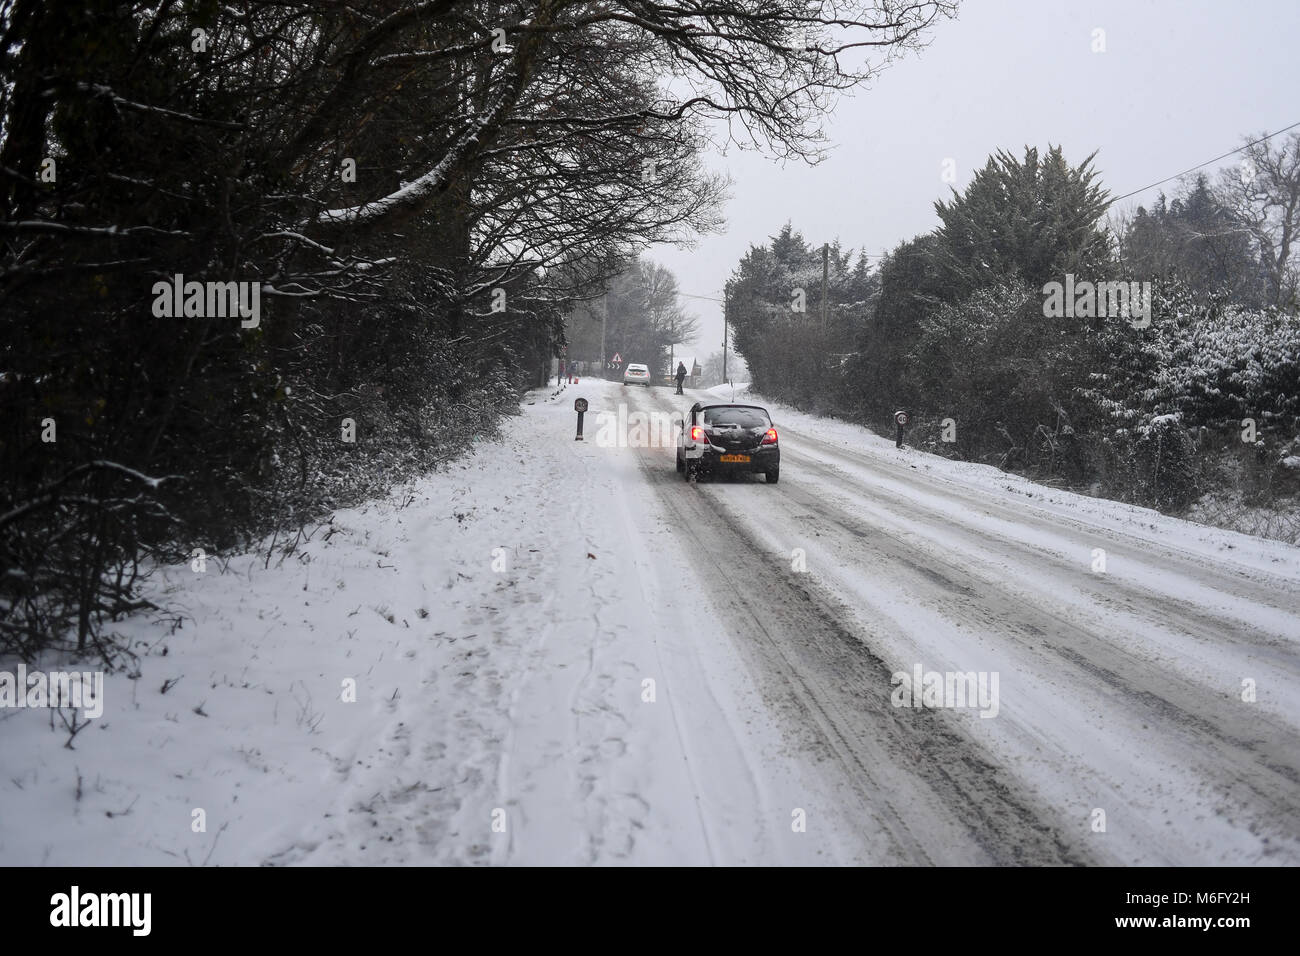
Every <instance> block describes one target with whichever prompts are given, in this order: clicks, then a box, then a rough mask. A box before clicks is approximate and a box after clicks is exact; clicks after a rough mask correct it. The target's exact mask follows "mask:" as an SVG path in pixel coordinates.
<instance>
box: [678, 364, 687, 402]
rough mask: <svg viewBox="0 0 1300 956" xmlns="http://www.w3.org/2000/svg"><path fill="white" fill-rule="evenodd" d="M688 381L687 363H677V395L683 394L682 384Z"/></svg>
mask: <svg viewBox="0 0 1300 956" xmlns="http://www.w3.org/2000/svg"><path fill="white" fill-rule="evenodd" d="M684 381H686V363H685V362H678V363H677V394H678V395H681V394H682V382H684Z"/></svg>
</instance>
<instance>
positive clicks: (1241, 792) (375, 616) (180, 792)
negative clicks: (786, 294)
mask: <svg viewBox="0 0 1300 956" xmlns="http://www.w3.org/2000/svg"><path fill="white" fill-rule="evenodd" d="M580 395H581V396H584V397H586V398H587V399H588V400H589V401H590V403H591V410H590V412H589V413H588V415H587V440H586V441H584V442H581V443H579V442H575V441H573V435H572V431H573V424H574V417H575V416H574V413H573V410H572V402H573V399H574V398H575V397H577V396H580ZM708 397H711V396H708V395H707V393H694V394H692V395H688V396H687V397H686V398H685V399H683V398H679V397H677V396H674V395H672V394H671V390H670V389H644V388H623V387H620V386H618V385H616V384H611V383H605V382H583V383H581V384H580V385H578V386H569V387H567V388H566V389H565V390H564V391H562V392H560V393H559V394H558V395H551V394H549V393H538V394H535V395H534V396H531V397H530V401H531V402H532V404H529V405H526V406H525V408H524V410H523V414H522V416H521V417H520V418H519V419H517V420H515V421H513V422H511V423H509V426H508V428H507V433H508V437H506V438H505V439H503V440H501V441H499V442H485V443H483V444H482V445H480V446H479V448H478V449H477V450H476V452H475V454H474V455H473V456H471V457H469V458H467V459H466V460H465V461H463V462H461V463H459V464H458V465H457V466H455V467H454V468H453V469H452V470H451V471H450V472H449V473H445V474H439V475H434V476H430V477H429V478H428V479H425V480H423V481H421V482H418V483H416V484H415V485H413V486H412V487H411V488H410V489H408V490H406V491H404V492H403V493H401V494H397V495H395V496H394V497H393V498H392V499H391V500H388V501H385V502H376V503H372V504H371V505H368V506H366V507H364V508H361V509H355V510H351V511H347V512H340V513H339V514H338V515H336V516H335V519H334V521H333V522H332V524H330V525H329V526H326V527H322V528H320V529H318V530H316V531H315V533H314V534H312V536H311V538H310V540H308V541H305V542H301V543H300V544H299V546H298V547H297V548H296V549H295V550H294V551H293V552H292V553H291V554H288V555H285V554H283V553H282V552H280V551H277V552H275V553H274V554H273V555H272V557H271V559H270V560H269V561H268V560H267V554H266V552H265V551H263V552H262V553H261V554H258V555H246V556H238V557H235V558H233V559H232V560H231V561H230V562H229V564H228V565H223V564H222V563H221V562H217V561H210V562H209V565H208V569H207V570H206V571H204V572H202V573H197V572H195V571H194V570H193V569H191V568H190V567H188V566H182V567H179V568H168V569H163V570H162V572H160V574H159V575H158V576H157V577H156V578H155V580H154V582H153V583H152V585H151V587H152V589H153V596H154V597H155V599H156V600H159V601H160V602H165V603H167V604H169V605H170V606H172V607H175V608H177V609H179V610H181V611H182V612H183V613H185V614H186V615H187V619H186V621H185V622H184V624H183V625H182V626H181V627H180V629H179V630H176V631H175V632H174V633H173V632H172V628H171V626H170V625H169V623H168V622H167V621H166V620H163V619H150V618H148V617H145V616H139V617H137V618H136V619H134V620H133V621H131V622H129V623H128V624H127V625H126V628H127V631H128V633H130V634H131V635H132V637H133V638H134V639H135V641H136V646H137V648H138V650H139V651H140V653H141V655H142V656H141V660H140V666H139V672H138V676H134V677H132V676H128V675H126V674H117V675H110V677H109V679H108V684H107V691H106V698H107V700H106V707H105V714H104V717H103V718H102V719H101V720H100V721H98V722H96V725H94V726H92V727H91V728H90V729H88V730H86V731H84V732H83V733H82V734H80V735H78V736H77V737H76V738H75V739H74V741H73V746H74V747H75V749H66V748H65V747H64V746H63V743H64V740H65V739H66V738H67V734H66V733H63V732H59V731H52V730H51V729H50V725H51V721H50V715H49V714H48V712H40V711H32V710H14V711H7V712H0V741H2V743H3V745H2V746H0V863H41V862H49V863H60V864H87V863H89V864H95V863H123V862H124V863H167V862H179V863H185V862H187V861H188V862H192V863H202V862H208V863H211V864H216V863H221V864H254V863H273V864H286V863H499V864H585V863H649V864H669V863H684V864H710V863H717V864H728V863H793V864H811V863H921V864H925V863H934V864H961V863H1103V864H1105V863H1118V864H1159V863H1173V864H1196V863H1209V864H1228V863H1233V864H1236V863H1241V864H1252V863H1263V864H1289V865H1295V864H1296V863H1298V862H1300V745H1298V744H1297V740H1300V737H1298V736H1297V729H1298V728H1300V694H1298V693H1297V686H1298V685H1297V678H1298V677H1300V560H1298V559H1300V550H1297V549H1296V548H1293V547H1289V546H1285V545H1281V544H1277V543H1274V542H1267V541H1263V540H1259V539H1254V538H1248V537H1244V536H1241V535H1237V534H1233V533H1230V532H1223V531H1217V530H1213V529H1208V528H1203V527H1200V526H1195V525H1191V524H1188V523H1185V522H1181V521H1177V520H1174V519H1170V518H1166V517H1162V516H1160V515H1157V514H1155V513H1153V512H1150V511H1146V510H1143V509H1136V508H1130V507H1127V506H1124V505H1119V504H1116V503H1113V502H1105V501H1097V500H1094V499H1088V498H1082V497H1079V496H1075V495H1071V494H1067V493H1064V492H1059V491H1055V490H1052V489H1048V488H1044V487H1042V486H1038V485H1033V484H1031V483H1029V482H1025V481H1023V480H1021V479H1017V478H1012V477H1009V476H1006V475H1003V474H1001V473H999V472H997V471H996V470H993V469H990V468H986V467H982V466H973V465H963V464H958V463H952V462H947V461H944V460H942V459H937V458H934V457H932V456H927V455H924V454H921V453H919V452H917V451H914V450H910V449H904V450H902V451H899V450H897V449H895V448H894V447H893V445H892V443H890V442H887V441H884V440H882V439H880V438H878V437H876V436H873V435H870V434H869V433H867V432H865V431H864V430H862V429H858V428H855V427H852V426H848V425H845V424H842V423H835V422H828V421H825V420H820V419H815V418H811V417H809V416H805V415H800V414H798V413H795V412H792V411H790V410H787V409H780V408H774V409H773V413H774V418H775V420H776V423H777V425H778V428H779V429H780V431H781V446H782V457H783V462H782V464H783V468H782V475H781V482H780V484H778V485H776V486H769V485H767V484H765V483H764V482H763V481H762V479H761V478H758V479H744V480H738V481H726V482H717V483H701V484H694V483H686V482H683V481H682V480H681V478H680V477H679V476H678V475H677V473H676V472H675V471H674V468H673V451H672V449H671V447H629V446H628V443H627V442H626V441H625V439H626V438H627V434H626V433H625V432H622V431H621V429H612V430H609V431H606V432H605V437H606V438H608V436H609V435H610V434H611V433H613V434H614V437H615V438H616V440H615V441H613V442H609V441H597V440H596V439H597V437H598V436H599V434H600V426H601V423H602V422H607V421H610V420H613V421H624V420H626V415H627V414H628V413H631V412H636V411H642V412H658V413H666V412H670V411H674V410H677V411H680V410H681V409H683V408H685V407H686V406H688V405H689V403H690V402H691V401H693V400H695V399H697V398H708ZM620 405H623V406H624V407H623V408H622V409H621V412H620ZM601 413H605V415H606V416H612V419H611V418H609V417H602V415H601ZM620 414H621V415H622V417H620ZM1103 567H1104V570H1103ZM223 568H224V570H223ZM3 666H8V665H0V667H3ZM48 666H49V667H50V668H53V667H54V666H55V664H54V663H53V662H52V663H50V664H49V665H48ZM918 669H919V670H920V671H922V672H938V673H941V674H942V673H961V674H966V673H974V674H977V675H980V676H981V677H984V678H987V679H988V680H987V682H986V687H988V688H991V689H994V690H995V691H996V694H995V696H994V697H993V699H992V700H986V701H984V702H983V706H966V707H955V708H943V707H931V706H921V707H915V706H896V702H897V697H898V695H899V692H900V687H899V686H898V685H897V683H896V681H895V678H894V675H896V674H899V673H905V674H908V675H911V674H913V673H915V672H916V671H917V670H918ZM349 681H350V682H352V686H353V687H354V688H355V693H354V694H352V696H353V697H354V698H355V699H354V700H352V699H349V690H348V687H349ZM994 681H995V683H994ZM164 688H165V689H164ZM918 697H920V692H919V688H918ZM923 702H924V703H927V704H928V703H932V701H928V700H927V701H923ZM967 703H970V702H967ZM982 713H983V714H987V715H988V716H981V714H982ZM54 725H55V726H56V727H57V726H60V725H59V722H58V721H57V720H55V721H54ZM196 810H202V811H203V814H202V816H203V822H204V825H203V827H202V829H199V828H197V827H196V825H195V823H194V821H195V819H197V818H196V816H195V811H196Z"/></svg>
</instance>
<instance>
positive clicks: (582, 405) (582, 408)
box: [573, 398, 587, 441]
mask: <svg viewBox="0 0 1300 956" xmlns="http://www.w3.org/2000/svg"><path fill="white" fill-rule="evenodd" d="M573 410H574V411H575V412H577V413H578V434H577V435H576V436H575V437H574V439H573V440H574V441H582V416H583V415H585V414H587V400H586V399H585V398H575V399H574V400H573Z"/></svg>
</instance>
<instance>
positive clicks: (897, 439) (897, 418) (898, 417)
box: [894, 408, 907, 448]
mask: <svg viewBox="0 0 1300 956" xmlns="http://www.w3.org/2000/svg"><path fill="white" fill-rule="evenodd" d="M894 424H895V425H897V426H898V432H897V434H895V436H894V447H895V448H902V447H903V429H904V428H906V427H907V412H905V411H903V410H902V409H901V408H900V409H899V410H898V411H896V412H894Z"/></svg>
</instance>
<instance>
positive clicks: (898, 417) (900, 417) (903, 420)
mask: <svg viewBox="0 0 1300 956" xmlns="http://www.w3.org/2000/svg"><path fill="white" fill-rule="evenodd" d="M894 421H895V422H897V423H898V424H899V425H906V424H907V412H904V411H897V412H894Z"/></svg>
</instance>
